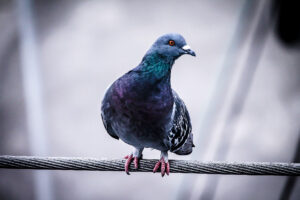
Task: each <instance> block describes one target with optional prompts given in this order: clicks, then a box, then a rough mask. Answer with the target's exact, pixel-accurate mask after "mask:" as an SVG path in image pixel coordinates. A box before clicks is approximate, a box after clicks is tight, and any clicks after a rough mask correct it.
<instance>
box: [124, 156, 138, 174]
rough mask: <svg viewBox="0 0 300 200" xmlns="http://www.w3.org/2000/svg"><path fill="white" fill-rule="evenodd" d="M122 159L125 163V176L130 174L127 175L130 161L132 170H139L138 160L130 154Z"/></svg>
mask: <svg viewBox="0 0 300 200" xmlns="http://www.w3.org/2000/svg"><path fill="white" fill-rule="evenodd" d="M124 158H125V159H126V162H125V172H126V174H128V175H130V173H129V166H130V164H131V162H132V160H133V163H134V168H135V169H138V168H139V159H140V158H138V157H133V155H132V154H130V155H127V156H125V157H124Z"/></svg>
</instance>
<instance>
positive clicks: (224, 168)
mask: <svg viewBox="0 0 300 200" xmlns="http://www.w3.org/2000/svg"><path fill="white" fill-rule="evenodd" d="M157 161H158V160H153V159H142V160H140V165H139V169H134V167H133V164H131V165H130V171H132V172H152V170H153V168H154V165H155V164H156V162H157ZM169 162H170V166H171V170H170V172H171V173H194V174H228V175H275V176H300V163H279V162H273V163H270V162H269V163H268V162H246V163H238V162H199V161H185V160H169ZM124 164H125V160H121V159H118V160H107V159H95V158H79V157H76V158H72V157H35V156H0V168H6V169H44V170H92V171H124Z"/></svg>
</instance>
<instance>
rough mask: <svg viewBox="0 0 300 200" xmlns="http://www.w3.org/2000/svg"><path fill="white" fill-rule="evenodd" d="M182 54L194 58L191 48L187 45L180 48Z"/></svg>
mask: <svg viewBox="0 0 300 200" xmlns="http://www.w3.org/2000/svg"><path fill="white" fill-rule="evenodd" d="M182 49H183V51H184V53H186V54H190V55H191V56H196V54H195V52H194V51H193V50H192V49H191V47H190V46H189V45H184V46H183V47H182Z"/></svg>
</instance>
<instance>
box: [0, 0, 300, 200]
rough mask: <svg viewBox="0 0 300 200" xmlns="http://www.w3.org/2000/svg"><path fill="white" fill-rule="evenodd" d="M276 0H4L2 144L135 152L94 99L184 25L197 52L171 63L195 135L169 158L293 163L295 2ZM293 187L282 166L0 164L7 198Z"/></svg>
mask: <svg viewBox="0 0 300 200" xmlns="http://www.w3.org/2000/svg"><path fill="white" fill-rule="evenodd" d="M282 2H283V1H270V0H264V1H259V0H253V1H246V0H243V1H242V0H227V1H221V0H216V1H209V0H201V1H200V0H199V1H196V0H194V1H183V0H168V1H139V0H130V1H125V0H124V1H117V0H113V1H109V0H99V1H96V0H84V1H71V0H69V1H68V0H49V1H46V0H43V1H42V0H35V1H30V0H15V1H12V0H11V1H10V0H0V154H1V155H41V156H71V157H72V156H73V157H74V156H81V157H96V158H111V159H113V158H122V157H124V156H125V155H127V154H128V153H130V152H131V151H132V149H131V147H130V146H128V145H126V144H124V143H123V142H122V141H117V140H114V139H112V138H111V137H110V136H109V135H108V134H107V133H106V132H105V129H104V127H103V125H102V122H101V117H100V103H101V99H102V97H103V94H104V92H105V89H106V88H107V87H108V86H109V84H110V83H112V82H113V81H114V80H115V79H117V78H118V77H119V76H121V75H122V74H123V73H125V72H127V71H129V70H130V69H131V68H133V67H135V66H136V65H138V64H139V62H140V61H141V59H142V57H143V55H144V53H145V52H146V51H147V49H148V48H149V47H150V45H151V44H152V43H153V42H154V41H155V39H156V38H157V37H159V36H160V35H162V34H165V33H169V32H178V33H181V34H182V35H183V36H184V37H185V38H186V40H187V43H188V44H189V45H190V46H191V47H192V49H193V50H195V52H196V54H197V57H196V58H193V57H189V56H183V57H181V58H180V59H179V60H177V61H176V63H175V66H174V67H173V71H172V87H173V88H174V89H175V90H176V91H177V92H178V93H179V94H180V96H181V97H182V99H183V100H184V101H185V103H186V105H187V107H188V109H189V111H190V115H191V119H192V124H193V132H194V140H195V142H194V143H195V145H196V148H195V150H194V152H193V154H192V155H191V156H176V155H174V154H170V156H169V158H170V159H195V160H200V161H202V160H203V161H209V160H221V161H224V160H227V161H259V162H262V161H265V162H272V161H279V162H299V155H297V152H299V150H300V149H298V150H297V148H299V147H298V146H299V144H298V140H299V131H300V124H299V119H300V54H299V52H300V51H299V29H300V28H299V27H300V25H299V19H300V18H299V14H295V12H298V13H299V9H298V8H299V7H298V8H297V7H295V6H293V4H291V2H292V1H287V2H289V3H288V4H284V3H282ZM291 15H292V17H291ZM289 17H291V18H289ZM297 17H298V18H297ZM287 22H289V23H291V24H292V25H287V24H289V23H287ZM293 23H294V24H293ZM144 158H159V152H158V151H156V150H150V149H147V150H146V151H144ZM171 167H172V166H171ZM299 198H300V182H299V181H298V182H297V179H295V178H287V177H274V176H268V177H267V176H257V177H250V176H216V175H191V174H187V175H183V174H171V175H170V176H169V177H164V178H161V177H160V175H159V174H152V173H132V174H131V176H127V175H126V174H125V173H123V172H86V171H33V170H6V169H0V199H1V200H2V199H3V200H6V199H37V200H41V199H46V200H47V199H49V200H53V199H72V200H73V199H226V200H227V199H230V200H238V199H246V200H247V199H249V200H251V199H257V200H269V199H270V200H273V199H295V200H296V199H299Z"/></svg>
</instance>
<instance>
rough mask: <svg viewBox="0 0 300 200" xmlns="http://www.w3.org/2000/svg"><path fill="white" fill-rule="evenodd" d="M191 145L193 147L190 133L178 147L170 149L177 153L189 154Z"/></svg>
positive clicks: (191, 149) (191, 148)
mask: <svg viewBox="0 0 300 200" xmlns="http://www.w3.org/2000/svg"><path fill="white" fill-rule="evenodd" d="M193 147H195V145H194V143H193V134H192V133H190V134H189V136H188V138H187V139H186V141H185V143H184V144H183V145H182V146H181V147H179V148H178V149H176V150H174V151H172V152H173V153H176V154H178V155H189V154H191V153H192V152H193Z"/></svg>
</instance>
